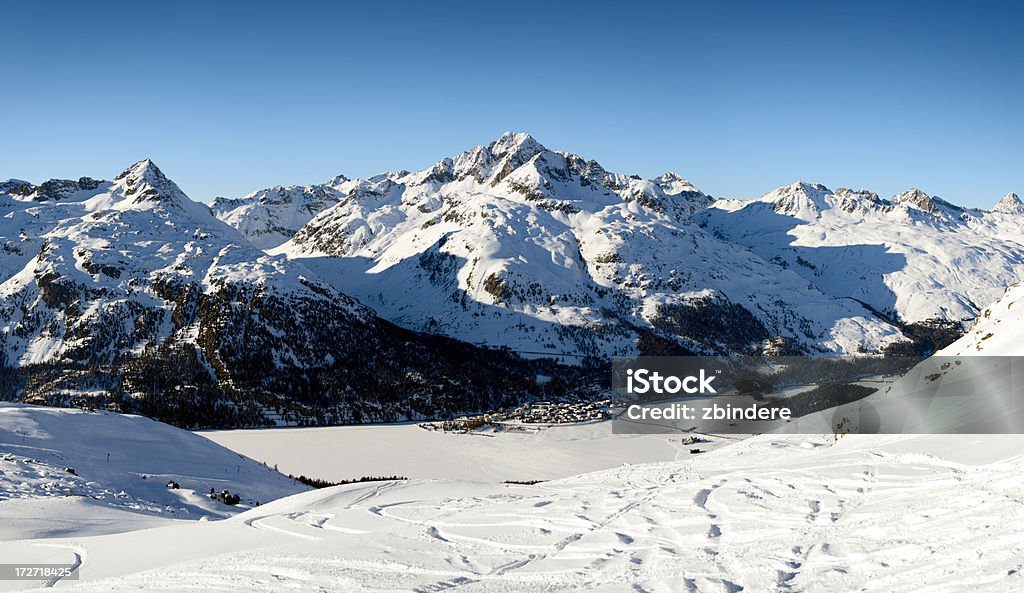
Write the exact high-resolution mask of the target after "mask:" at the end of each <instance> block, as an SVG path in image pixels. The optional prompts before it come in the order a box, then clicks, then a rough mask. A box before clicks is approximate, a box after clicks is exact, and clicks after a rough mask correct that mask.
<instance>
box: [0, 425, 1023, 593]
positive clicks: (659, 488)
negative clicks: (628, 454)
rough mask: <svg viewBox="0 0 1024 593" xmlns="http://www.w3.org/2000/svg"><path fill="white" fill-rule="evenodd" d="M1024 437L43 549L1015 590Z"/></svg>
mask: <svg viewBox="0 0 1024 593" xmlns="http://www.w3.org/2000/svg"><path fill="white" fill-rule="evenodd" d="M1022 445H1024V437H1021V436H984V437H980V436H950V435H944V436H867V435H851V436H847V437H844V438H841V439H839V440H838V442H837V443H835V444H833V439H832V438H831V436H830V437H827V438H826V437H824V436H823V437H805V436H768V435H765V436H760V437H755V438H752V439H748V440H746V441H743V442H739V443H736V444H733V445H730V446H727V447H723V448H721V449H719V450H717V451H714V452H711V453H709V454H707V455H701V456H697V457H694V458H692V459H689V460H687V461H685V462H664V463H656V464H648V465H634V466H624V467H618V468H614V469H610V470H606V471H602V472H597V473H591V474H586V475H581V476H576V477H571V478H566V479H562V480H557V481H551V482H546V483H543V484H539V485H536V486H513V485H505V484H497V483H480V482H467V481H447V482H443V481H442V482H439V481H425V480H410V481H406V482H385V483H374V484H356V485H349V486H341V487H335V488H329V489H324V490H319V491H312V492H306V493H301V494H297V495H294V496H290V497H287V498H284V499H280V500H278V501H275V502H272V503H269V504H265V505H263V506H261V507H258V508H256V509H253V510H251V511H248V512H245V513H243V514H241V515H238V516H236V517H233V518H230V519H227V520H224V521H211V522H194V523H188V524H181V523H179V524H175V525H172V526H168V527H161V528H156V529H147V530H142V531H134V532H131V533H123V534H116V535H106V536H97V537H82V538H71V539H66V540H46V543H50V544H66V545H69V546H77V548H80V549H82V550H85V552H86V553H85V554H83V558H84V561H85V564H84V565H83V568H82V576H83V578H84V579H89V580H92V579H98V578H102V579H112V580H98V581H92V582H88V581H87V582H84V583H81V584H79V585H76V586H75V590H80V591H133V590H161V591H203V592H204V593H211V592H216V591H289V590H294V591H343V592H346V593H351V592H357V591H419V592H437V591H457V592H460V593H462V592H466V593H470V592H480V591H490V592H498V591H501V592H507V591H531V592H532V591H648V592H652V593H653V592H661V591H665V592H668V591H672V592H675V591H729V592H735V591H757V592H761V591H807V592H817V591H820V592H829V593H831V592H834V591H943V592H945V591H967V590H971V591H1000V592H1003V591H1011V590H1020V589H1022V588H1024V580H1022V579H1021V570H1022V568H1024V534H1022V528H1021V525H1024V522H1022V520H1024V495H1022V490H1024V473H1022V471H1021V470H1022V464H1024V454H1022V453H1021V451H1022ZM35 543H39V542H32V541H21V542H8V543H6V544H3V548H2V549H3V550H4V552H5V553H4V555H5V557H12V554H15V553H17V552H18V551H19V550H20V549H28V548H30V547H32V546H33V544H35ZM71 584H72V583H71V582H61V583H58V586H60V587H65V586H67V585H71Z"/></svg>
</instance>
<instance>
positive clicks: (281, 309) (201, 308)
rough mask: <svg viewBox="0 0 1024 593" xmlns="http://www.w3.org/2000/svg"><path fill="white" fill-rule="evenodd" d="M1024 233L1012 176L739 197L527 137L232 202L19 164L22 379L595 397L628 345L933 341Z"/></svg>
mask: <svg viewBox="0 0 1024 593" xmlns="http://www.w3.org/2000/svg"><path fill="white" fill-rule="evenodd" d="M1022 237H1024V205H1022V203H1021V202H1020V200H1018V199H1017V197H1016V196H1015V195H1013V194H1010V195H1008V196H1007V197H1005V198H1003V199H1002V200H1001V201H999V202H998V204H997V205H996V206H995V207H994V208H993V209H992V210H991V211H985V210H978V209H969V208H962V207H959V206H955V205H953V204H950V203H948V202H946V201H944V200H942V199H940V198H938V197H934V196H929V195H927V194H925V193H924V192H922V191H920V190H910V191H908V192H905V193H903V194H900V195H898V196H895V197H893V198H891V199H888V200H887V199H882V198H880V197H879V196H878V195H876V194H874V193H871V192H869V191H866V190H858V191H853V190H847V189H837V190H835V191H832V190H829V189H828V188H826V187H824V186H822V185H816V184H808V183H795V184H793V185H790V186H787V187H783V188H779V189H776V190H774V191H772V192H770V193H768V194H766V195H764V196H763V197H761V198H757V199H754V200H749V201H740V200H731V199H719V200H716V199H714V198H712V197H711V196H709V195H708V194H705V193H704V192H702V191H700V190H699V189H697V188H696V187H694V186H693V185H692V184H690V183H689V182H687V181H686V180H685V179H683V178H682V177H681V176H679V175H676V174H674V173H665V174H663V175H661V176H658V177H656V178H654V179H642V178H640V177H638V176H635V175H626V174H618V173H612V172H609V171H606V170H605V169H604V168H602V167H601V166H600V165H599V164H598V163H597V162H595V161H593V160H587V159H585V158H583V157H581V156H578V155H576V154H572V153H568V152H561V151H552V150H548V149H547V148H545V147H544V146H542V145H541V144H540V143H538V142H537V141H536V140H534V139H533V138H532V137H530V136H529V135H527V134H512V133H506V134H504V135H502V136H501V137H500V138H498V139H497V140H495V141H493V142H491V143H489V144H488V145H486V146H477V147H475V148H473V149H471V150H469V151H466V152H464V153H462V154H459V155H456V156H454V157H450V158H445V159H443V160H441V161H439V162H438V163H437V164H435V165H434V166H432V167H430V168H428V169H426V170H423V171H418V172H412V173H410V172H406V171H400V172H391V173H384V174H381V175H377V176H375V177H371V178H369V179H365V180H350V179H347V178H345V177H343V176H338V177H336V178H334V179H332V180H331V181H329V182H327V183H325V184H322V185H312V186H306V187H297V186H292V187H275V188H271V189H266V190H261V191H257V192H254V193H252V194H250V195H248V196H245V197H242V198H238V199H228V198H217V199H216V200H214V202H213V204H212V207H207V206H206V205H204V204H201V203H199V202H194V201H192V200H191V199H189V198H188V197H187V196H185V195H184V193H182V191H181V190H180V189H179V188H178V187H177V186H176V185H175V184H174V183H173V182H172V181H170V180H169V179H168V178H167V177H165V176H164V174H163V173H162V172H161V171H160V170H159V169H158V168H157V167H156V166H155V165H154V164H153V163H152V162H150V161H148V160H145V161H141V162H139V163H137V164H135V165H133V166H132V167H130V168H128V169H127V170H125V171H124V172H122V173H121V174H120V175H118V176H116V177H115V179H114V180H113V181H109V182H108V181H99V180H94V179H91V178H87V177H85V178H81V179H79V180H77V181H71V180H51V181H47V182H45V183H42V184H40V185H38V186H36V185H33V184H31V183H27V182H22V181H17V180H11V181H7V182H2V183H0V280H2V284H0V346H2V348H3V350H2V352H3V365H2V366H3V369H2V371H0V373H2V374H3V376H2V377H0V385H2V393H0V398H3V399H10V400H19V401H25V402H35V403H47V404H56V405H75V406H85V407H104V408H108V409H112V410H115V411H124V412H136V413H142V414H145V415H149V416H152V417H155V418H158V419H161V420H165V421H169V422H171V423H174V424H178V425H182V426H188V427H195V426H200V425H202V426H255V425H265V424H275V423H290V424H335V423H346V422H367V421H384V420H402V419H417V418H425V417H444V416H450V415H453V414H458V413H466V412H475V411H482V410H488V409H494V408H497V407H503V406H507V405H511V404H513V403H517V402H520V401H523V400H526V399H530V398H535V397H557V396H579V397H589V396H590V395H592V394H593V393H595V392H599V391H601V382H602V381H604V380H605V379H604V377H605V375H606V374H607V373H605V372H604V371H603V364H604V363H605V362H607V361H608V360H609V359H610V358H611V357H613V356H620V355H635V354H648V355H656V354H702V353H709V354H710V353H716V354H730V353H745V354H753V353H760V354H807V355H822V354H853V353H896V354H904V353H914V354H923V355H928V354H931V353H933V352H934V351H935V350H937V349H939V348H942V347H944V346H946V345H948V344H950V343H951V342H953V341H954V340H955V339H957V338H958V337H959V336H960V335H962V334H963V333H964V331H966V329H967V327H968V325H969V324H970V323H971V321H972V320H973V319H975V318H976V317H978V316H979V315H981V313H982V310H981V308H982V307H984V306H986V305H987V304H989V303H991V302H993V301H995V300H996V299H997V298H998V297H999V295H1000V294H1002V292H1003V290H1004V289H1005V288H1006V287H1007V286H1009V285H1011V284H1013V283H1015V282H1017V281H1018V280H1019V279H1020V278H1021V277H1022V276H1024V244H1022V243H1021V238H1022ZM538 375H543V376H545V377H553V379H551V380H550V381H537V377H538Z"/></svg>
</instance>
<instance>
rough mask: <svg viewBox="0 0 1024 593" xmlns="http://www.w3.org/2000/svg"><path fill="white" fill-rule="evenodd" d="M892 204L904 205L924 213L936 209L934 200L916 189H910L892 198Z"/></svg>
mask: <svg viewBox="0 0 1024 593" xmlns="http://www.w3.org/2000/svg"><path fill="white" fill-rule="evenodd" d="M892 203H894V204H906V205H907V206H910V207H912V208H916V209H918V210H923V211H925V212H935V211H936V210H937V209H938V206H937V205H936V203H935V200H933V199H932V197H931V196H929V195H928V194H926V193H925V192H923V191H921V190H920V189H918V188H916V187H912V188H910V189H908V190H907V191H905V192H903V193H901V194H897V195H895V196H893V198H892Z"/></svg>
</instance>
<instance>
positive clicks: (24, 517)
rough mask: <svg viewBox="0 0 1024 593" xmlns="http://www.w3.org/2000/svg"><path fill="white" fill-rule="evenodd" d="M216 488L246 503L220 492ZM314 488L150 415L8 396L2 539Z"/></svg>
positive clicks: (224, 511)
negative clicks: (50, 405)
mask: <svg viewBox="0 0 1024 593" xmlns="http://www.w3.org/2000/svg"><path fill="white" fill-rule="evenodd" d="M211 489H213V490H214V492H215V493H216V494H219V493H220V492H222V491H223V490H228V491H229V492H231V493H233V494H238V495H240V497H241V499H242V500H241V503H242V504H240V505H238V506H230V505H225V504H223V503H222V502H219V501H216V500H211V499H210V497H209V493H210V490H211ZM307 489H308V488H307V487H305V486H303V485H301V484H297V483H295V482H294V481H293V480H291V479H289V478H288V477H287V476H283V475H281V474H279V473H278V472H275V471H273V469H271V468H268V467H266V466H264V465H262V464H260V463H258V462H256V461H254V460H252V459H250V458H248V457H245V456H244V455H241V454H239V453H236V452H234V451H230V450H228V449H226V448H224V447H221V446H219V445H217V444H215V443H213V442H211V441H210V440H208V439H204V438H202V437H199V436H196V435H195V434H192V433H191V432H188V431H186V430H181V429H178V428H174V427H172V426H168V425H166V424H162V423H160V422H156V421H153V420H150V419H148V418H144V417H141V416H129V415H123V414H114V413H110V412H102V411H96V412H89V411H85V410H78V409H66V408H47V407H40V406H28V405H21V404H12V403H5V402H0V541H5V540H11V539H22V538H46V537H58V536H62V535H95V534H101V533H111V532H118V531H125V530H129V529H138V528H142V527H149V526H152V525H155V524H159V523H161V522H162V521H166V520H197V519H200V518H207V519H219V518H223V517H227V516H230V515H233V514H236V513H238V512H240V511H241V510H243V509H244V508H248V507H250V506H254V505H255V504H256V503H258V502H264V501H269V500H274V499H277V498H281V497H283V496H288V495H290V494H295V493H297V492H302V491H304V490H307Z"/></svg>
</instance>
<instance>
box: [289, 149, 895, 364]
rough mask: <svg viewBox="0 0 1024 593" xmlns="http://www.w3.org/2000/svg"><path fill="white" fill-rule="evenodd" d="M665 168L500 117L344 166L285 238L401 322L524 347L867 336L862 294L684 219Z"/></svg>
mask: <svg viewBox="0 0 1024 593" xmlns="http://www.w3.org/2000/svg"><path fill="white" fill-rule="evenodd" d="M712 202H713V200H712V199H711V198H710V197H709V196H707V195H705V194H704V193H702V192H700V191H699V190H698V189H696V188H695V187H694V186H693V185H691V184H690V183H689V182H687V181H686V180H685V179H683V178H682V177H680V176H678V175H676V174H673V173H666V174H664V175H661V176H659V177H657V178H655V179H651V180H644V179H641V178H639V177H637V176H631V175H623V174H616V173H611V172H608V171H606V170H605V169H603V168H602V167H601V166H600V165H599V164H598V163H597V162H595V161H592V160H586V159H584V158H582V157H580V156H578V155H575V154H572V153H568V152H559V151H551V150H548V149H546V148H545V147H543V146H542V145H541V144H539V143H538V142H537V141H536V140H534V139H533V138H532V137H530V136H529V135H527V134H511V133H506V134H504V135H502V136H501V137H500V138H499V139H497V140H496V141H494V142H491V143H490V144H488V145H487V146H477V147H475V148H473V149H472V150H469V151H467V152H464V153H462V154H460V155H457V156H455V157H452V158H446V159H444V160H442V161H440V162H438V163H437V164H435V165H434V166H433V167H431V168H429V169H426V170H423V171H419V172H415V173H407V172H401V173H388V174H384V175H379V176H376V177H372V178H370V179H367V180H363V181H359V182H356V183H354V185H352V186H351V188H350V189H349V191H348V193H347V194H346V196H345V197H344V199H342V200H341V201H340V202H339V203H338V204H336V205H334V206H331V207H330V208H328V209H326V210H324V211H323V212H321V213H320V214H319V215H318V216H316V217H315V218H314V219H313V220H312V221H310V222H309V224H307V225H306V226H305V227H303V228H302V229H301V230H300V231H299V232H298V233H296V235H295V236H294V237H293V238H292V239H291V240H290V241H289V242H287V243H285V244H284V245H282V246H281V247H279V248H277V249H273V250H271V251H270V252H271V253H274V254H285V255H287V256H288V257H289V258H291V259H294V260H300V261H302V262H303V263H304V264H305V265H306V266H308V267H309V268H311V269H313V270H316V271H317V272H318V273H320V275H321V276H322V277H323V278H325V279H326V280H327V281H329V282H332V283H333V284H334V286H335V288H338V289H339V290H342V291H344V292H346V293H348V294H351V295H352V296H354V297H356V298H357V299H359V300H360V301H361V302H362V303H364V304H366V305H368V306H370V307H372V308H374V309H375V310H376V311H377V312H378V313H379V314H380V315H381V316H383V317H385V318H387V319H390V320H392V321H394V322H396V323H398V324H400V325H403V326H405V327H409V328H411V329H415V330H419V331H424V332H430V333H443V334H445V335H449V336H453V337H457V338H459V339H462V340H468V341H471V342H480V343H486V344H491V345H501V346H508V347H511V348H512V349H514V350H517V351H520V352H526V353H529V354H549V355H559V354H567V355H568V356H573V357H585V356H595V357H601V358H605V357H608V356H613V355H631V354H636V353H638V352H643V353H649V354H654V353H668V352H755V351H762V352H772V351H774V352H855V351H865V350H867V351H877V350H881V349H882V348H884V347H886V346H887V345H889V344H892V343H894V342H898V341H901V340H904V337H903V335H902V334H901V331H900V329H899V328H897V327H894V326H893V325H892V324H890V323H889V322H887V321H885V320H883V319H879V318H878V317H877V316H876V315H874V314H873V313H872V312H871V311H870V310H869V309H868V308H867V307H865V306H864V305H862V304H861V303H859V302H857V301H854V300H851V299H846V298H836V297H835V296H834V295H831V294H828V293H826V292H824V291H822V290H820V289H819V288H818V287H817V286H815V285H814V284H813V283H809V282H807V280H806V279H805V278H804V277H803V276H801V275H800V274H798V273H796V272H794V271H793V270H786V269H783V268H781V267H780V266H779V265H777V264H775V263H773V262H770V261H768V260H767V259H765V258H763V257H760V256H759V255H757V254H756V253H754V252H753V251H751V250H750V249H748V248H747V247H746V246H743V245H737V244H735V243H732V242H729V241H725V240H722V239H720V238H718V237H716V236H715V235H714V234H712V233H710V232H707V231H705V230H704V229H701V228H700V227H699V226H697V225H695V224H693V223H692V222H691V217H692V216H693V215H694V214H695V213H698V212H700V211H703V210H705V209H706V208H707V207H708V206H709V205H711V204H712Z"/></svg>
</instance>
